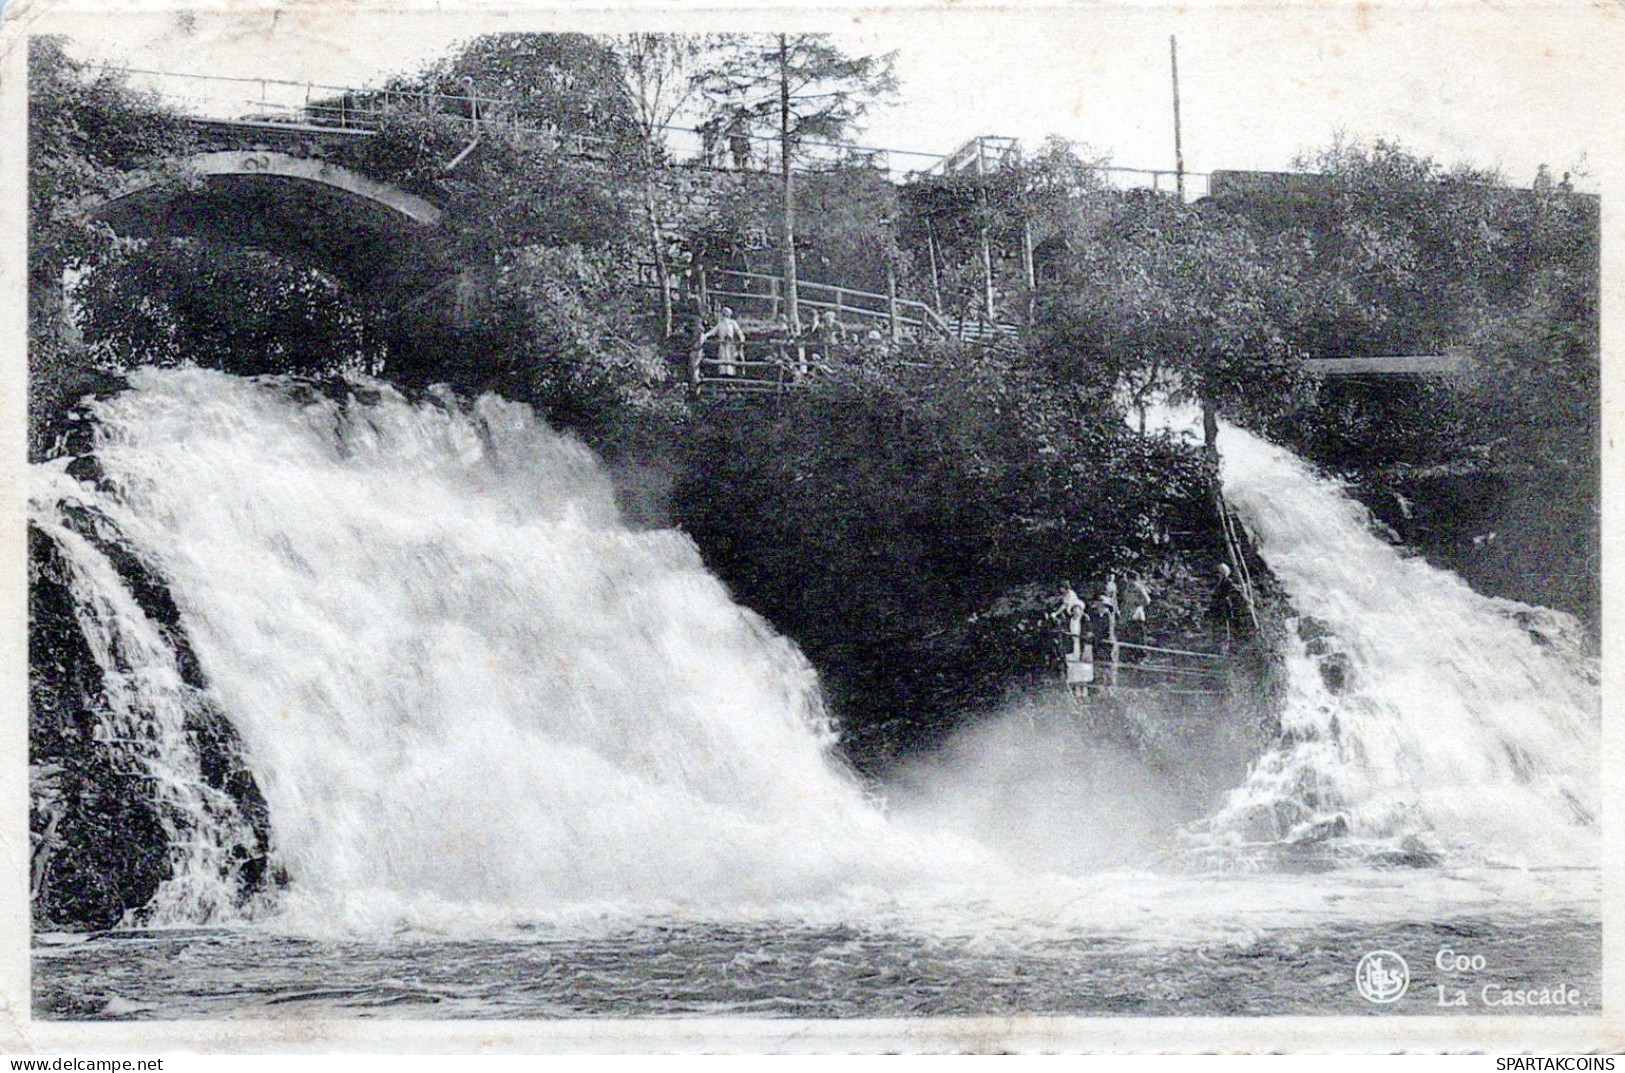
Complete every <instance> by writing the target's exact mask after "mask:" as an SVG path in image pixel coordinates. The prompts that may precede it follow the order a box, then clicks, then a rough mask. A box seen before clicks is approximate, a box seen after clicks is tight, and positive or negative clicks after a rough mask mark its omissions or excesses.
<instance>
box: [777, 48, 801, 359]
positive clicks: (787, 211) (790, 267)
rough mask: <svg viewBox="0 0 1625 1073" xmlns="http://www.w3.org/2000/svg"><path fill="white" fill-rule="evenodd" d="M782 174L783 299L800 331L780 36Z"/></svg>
mask: <svg viewBox="0 0 1625 1073" xmlns="http://www.w3.org/2000/svg"><path fill="white" fill-rule="evenodd" d="M779 175H780V177H781V178H782V179H783V181H784V235H783V239H784V301H785V306H786V315H787V317H788V319H789V321H790V330H791V331H792V332H796V333H799V332H800V331H801V310H800V301H799V297H800V296H799V294H798V289H797V286H796V282H797V281H796V190H795V177H794V175H793V174H792V173H791V171H790V46H789V42H788V40H787V39H786V37H785V35H784V34H780V35H779Z"/></svg>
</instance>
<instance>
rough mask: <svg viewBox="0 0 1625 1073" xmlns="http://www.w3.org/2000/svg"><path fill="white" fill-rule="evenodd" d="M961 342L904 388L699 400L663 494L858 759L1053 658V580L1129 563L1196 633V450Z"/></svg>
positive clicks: (821, 389)
mask: <svg viewBox="0 0 1625 1073" xmlns="http://www.w3.org/2000/svg"><path fill="white" fill-rule="evenodd" d="M959 357H960V359H961V362H960V364H958V365H957V366H956V368H955V369H954V370H953V371H951V372H945V373H942V374H940V375H938V376H935V377H932V378H931V379H929V380H927V381H923V382H920V383H916V384H910V383H908V382H906V380H905V379H904V378H902V377H899V376H898V375H897V374H896V373H895V371H887V370H885V369H882V368H862V367H859V368H854V369H851V370H848V371H846V372H844V373H842V374H839V375H836V376H833V377H831V378H829V379H828V380H826V381H825V382H823V383H821V384H819V385H818V386H817V387H816V388H814V389H811V390H808V391H806V392H804V393H800V394H797V395H795V396H791V397H789V398H787V399H786V400H784V401H783V402H782V403H781V404H778V405H770V406H769V405H763V404H761V403H759V402H751V401H745V400H736V399H729V398H726V397H725V398H723V399H720V400H717V401H715V402H713V403H711V404H709V405H708V406H704V407H702V408H701V409H700V410H699V412H698V413H697V414H696V416H695V419H694V420H695V426H696V428H695V433H694V434H693V435H692V436H691V437H689V439H688V441H687V444H686V448H685V455H686V457H685V458H684V465H683V466H682V469H681V472H682V475H683V476H682V477H681V479H680V480H679V483H678V486H677V488H676V489H675V491H674V497H673V499H674V501H673V511H674V515H675V517H676V520H678V521H679V523H680V524H681V525H682V526H683V527H684V528H685V529H686V530H687V531H688V532H690V533H691V534H692V535H693V536H694V538H695V539H696V540H697V541H699V543H700V546H701V547H702V548H703V549H704V550H705V553H706V557H707V561H708V562H709V563H710V564H711V565H712V566H713V568H715V569H716V570H717V571H718V572H719V573H720V574H721V575H722V577H723V578H724V579H725V580H726V581H728V582H729V584H730V585H731V586H732V587H733V588H734V589H735V591H736V592H738V593H739V594H740V595H741V596H742V597H743V598H744V599H745V600H746V601H747V602H748V603H750V604H751V605H752V606H753V607H756V608H757V609H758V610H761V611H762V612H763V613H764V614H766V615H767V616H768V617H769V618H770V619H771V620H772V621H773V622H774V623H776V624H777V625H778V626H779V627H780V628H781V629H784V630H785V631H787V632H788V633H789V634H790V635H791V636H793V637H795V638H796V639H797V641H798V643H800V644H801V646H802V647H803V648H804V649H805V650H806V651H807V652H808V654H809V655H810V656H811V657H812V659H813V661H814V663H815V664H816V665H818V666H819V668H820V669H821V671H823V672H824V679H825V682H826V687H827V688H828V689H829V690H830V692H831V694H832V697H833V699H834V700H835V703H836V708H837V711H838V712H839V713H840V714H841V715H842V717H843V720H844V722H845V726H846V728H847V732H848V744H849V748H851V749H853V750H854V752H855V754H856V757H857V759H859V760H860V761H862V762H866V763H875V762H879V761H881V760H884V759H886V758H888V757H890V756H891V755H893V754H894V752H895V751H896V750H898V749H906V748H912V747H917V746H918V745H919V744H920V743H921V742H922V741H923V740H927V739H929V738H931V737H934V736H935V735H937V734H939V733H942V732H943V731H945V730H947V729H949V728H951V726H952V725H954V722H955V720H956V718H957V717H960V716H963V715H966V714H970V713H973V712H975V711H978V710H983V709H985V708H986V707H987V706H989V705H991V704H992V703H994V702H996V701H998V700H999V699H1000V696H1001V694H1002V693H1003V691H1005V690H1008V689H1010V688H1012V687H1013V686H1015V685H1018V684H1021V685H1024V684H1030V683H1032V682H1033V681H1035V680H1037V679H1040V678H1043V677H1046V676H1049V675H1053V673H1054V663H1055V658H1056V656H1055V653H1056V647H1055V638H1054V636H1053V634H1052V633H1051V632H1050V631H1051V630H1052V629H1053V624H1052V623H1051V622H1050V621H1049V619H1048V617H1047V613H1048V612H1049V610H1050V609H1051V608H1052V607H1053V605H1054V601H1055V597H1056V593H1057V592H1058V591H1059V586H1060V585H1061V583H1062V582H1063V581H1066V580H1071V581H1073V582H1074V583H1075V584H1076V585H1078V586H1079V588H1080V590H1081V591H1090V590H1091V589H1093V590H1094V591H1098V589H1099V586H1100V584H1101V583H1103V582H1104V580H1105V578H1106V576H1107V575H1108V574H1109V573H1110V572H1112V571H1126V570H1129V569H1134V570H1138V571H1140V572H1142V573H1144V574H1145V575H1146V576H1148V577H1150V578H1152V579H1153V587H1154V588H1155V589H1156V590H1157V591H1158V596H1159V598H1160V599H1161V600H1162V603H1161V604H1160V605H1159V609H1158V612H1157V616H1158V618H1159V622H1160V625H1161V627H1162V628H1163V629H1166V630H1168V631H1169V634H1170V636H1173V635H1175V631H1178V630H1180V629H1182V628H1184V629H1189V630H1193V631H1199V630H1200V629H1201V628H1202V627H1201V622H1200V608H1201V602H1202V599H1203V598H1204V597H1205V595H1206V591H1205V589H1206V587H1207V583H1206V581H1205V578H1206V577H1207V576H1208V574H1209V572H1210V570H1211V565H1210V564H1211V556H1212V555H1213V553H1214V549H1213V548H1212V546H1211V545H1210V544H1209V543H1208V542H1207V541H1208V539H1209V530H1210V525H1209V522H1210V520H1211V517H1212V513H1211V512H1212V503H1211V499H1210V498H1209V497H1210V496H1211V487H1212V485H1211V481H1212V471H1211V469H1210V468H1209V467H1210V462H1209V461H1208V460H1207V458H1206V457H1205V456H1203V455H1202V454H1201V453H1200V452H1197V451H1194V450H1192V449H1191V447H1190V446H1189V445H1188V444H1184V443H1181V442H1179V441H1177V440H1174V439H1172V438H1168V437H1165V436H1150V437H1146V436H1140V435H1137V434H1135V433H1133V432H1131V431H1130V429H1129V428H1128V427H1127V426H1126V425H1125V424H1124V423H1123V422H1122V421H1121V419H1120V418H1119V417H1118V416H1117V415H1115V414H1113V413H1111V412H1110V411H1103V410H1102V409H1101V408H1099V406H1098V405H1097V404H1095V403H1094V402H1093V401H1092V400H1091V399H1090V397H1089V396H1088V395H1087V394H1086V393H1083V392H1081V391H1076V390H1072V389H1067V388H1064V387H1062V388H1057V387H1056V386H1054V385H1052V384H1049V383H1047V382H1045V381H1044V380H1042V379H1041V378H1038V377H1034V376H1032V375H1030V374H1024V373H1022V372H1020V371H1019V370H1018V369H1016V368H1014V367H1012V366H1011V365H1010V364H1009V363H1008V362H1005V361H1003V360H1000V359H997V358H994V357H990V356H986V355H982V356H973V355H971V354H968V353H967V354H962V355H959ZM1176 533H1177V534H1179V536H1178V537H1177V538H1176V537H1175V535H1174V534H1176ZM1193 564H1194V566H1193ZM1204 566H1205V567H1207V570H1204V569H1202V567H1204Z"/></svg>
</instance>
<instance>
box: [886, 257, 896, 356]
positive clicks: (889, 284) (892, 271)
mask: <svg viewBox="0 0 1625 1073" xmlns="http://www.w3.org/2000/svg"><path fill="white" fill-rule="evenodd" d="M886 319H887V320H888V321H890V322H891V341H892V342H893V343H894V344H895V343H896V342H897V339H898V335H897V269H896V267H894V266H893V265H892V261H891V258H890V257H888V258H886Z"/></svg>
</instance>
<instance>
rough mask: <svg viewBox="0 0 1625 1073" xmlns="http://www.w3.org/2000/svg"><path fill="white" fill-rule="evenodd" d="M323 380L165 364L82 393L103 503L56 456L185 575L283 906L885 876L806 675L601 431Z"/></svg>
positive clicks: (715, 899) (120, 522)
mask: <svg viewBox="0 0 1625 1073" xmlns="http://www.w3.org/2000/svg"><path fill="white" fill-rule="evenodd" d="M333 394H336V395H338V396H339V397H338V398H337V399H334V398H330V397H328V395H327V394H323V393H319V392H317V391H315V390H313V389H312V388H311V387H310V386H309V385H307V384H304V383H301V382H298V381H280V380H257V381H256V380H244V379H238V378H234V377H230V376H226V375H223V374H219V373H213V372H208V371H203V370H196V369H190V370H180V371H157V370H144V371H141V372H139V373H137V374H135V375H134V376H133V377H132V386H131V390H128V391H126V392H123V393H121V394H120V395H118V396H116V397H114V398H111V399H105V400H101V401H98V402H96V403H94V404H93V410H94V418H95V421H96V428H97V432H96V435H97V441H96V445H95V453H96V457H97V460H98V461H99V463H100V467H101V469H102V471H103V473H104V479H103V480H102V481H101V482H100V489H99V490H98V489H95V488H91V487H89V486H87V485H83V484H80V483H79V482H76V481H73V480H72V479H71V478H69V477H67V476H66V475H65V474H64V473H62V472H59V471H53V480H54V481H55V482H56V485H57V488H56V492H55V498H61V497H62V496H72V497H75V498H78V499H81V500H84V501H87V502H90V503H92V504H94V506H95V507H96V509H98V510H99V511H101V512H103V513H105V514H106V516H107V517H108V518H110V519H112V521H113V522H114V523H116V525H117V526H118V528H119V530H120V531H121V532H122V534H123V536H124V538H125V539H127V540H128V541H129V542H130V543H131V544H132V545H133V546H135V547H136V548H138V549H139V550H140V552H141V554H142V555H143V556H145V557H146V558H147V559H149V560H150V561H151V562H153V563H154V564H155V565H156V567H157V569H158V570H159V571H160V573H161V574H162V576H163V577H164V578H166V579H167V581H168V583H169V585H170V588H171V590H172V592H173V594H174V598H175V601H176V603H177V605H178V606H179V608H180V611H181V614H182V616H183V618H184V619H185V621H186V624H187V627H188V630H189V632H190V635H191V639H192V644H193V646H194V647H195V649H196V652H197V655H198V659H199V662H200V663H201V664H202V666H203V668H204V669H205V670H206V672H207V675H208V679H209V685H210V688H211V689H212V691H213V694H214V696H215V697H216V698H217V699H218V702H219V704H220V706H221V708H222V710H224V711H225V712H228V713H229V715H230V718H231V720H232V722H233V723H234V724H235V726H236V728H237V730H238V732H239V733H240V734H241V737H242V741H243V748H244V751H245V752H246V754H247V756H248V757H249V758H250V760H251V765H252V768H253V770H254V773H255V775H256V777H257V779H258V781H259V783H260V786H261V789H262V790H263V793H264V796H265V800H266V803H267V805H268V810H269V818H270V826H271V828H272V830H273V831H274V832H275V839H276V844H277V848H278V854H279V860H278V864H279V866H280V867H281V868H282V869H283V870H285V872H286V874H287V876H288V877H289V880H290V887H289V892H288V895H289V897H290V898H293V899H294V900H296V901H297V900H303V901H304V902H307V903H309V904H311V905H314V906H321V907H325V908H324V909H321V910H318V911H321V912H327V911H331V909H332V907H334V906H342V907H343V911H344V912H346V913H350V914H352V915H361V916H365V915H367V914H368V913H371V912H374V911H376V912H377V913H378V914H390V913H394V914H399V913H402V912H406V913H410V912H411V911H412V908H411V907H412V906H419V907H422V906H424V905H432V904H434V903H437V902H457V903H460V904H465V905H467V904H473V905H481V904H484V905H495V906H504V907H511V908H518V909H524V908H526V907H533V908H538V907H551V906H556V905H559V904H566V903H575V904H584V903H592V904H620V903H624V904H632V905H655V904H659V905H667V906H702V907H703V906H707V905H713V904H735V905H737V904H750V903H755V902H776V901H788V900H793V899H794V898H797V897H813V898H816V897H817V896H818V895H819V893H820V892H823V891H827V890H832V889H834V888H835V887H837V886H839V885H842V884H850V883H854V882H857V883H861V882H863V881H864V880H865V877H868V876H870V875H871V873H872V872H873V869H874V868H875V867H879V866H878V865H876V864H875V863H874V862H876V861H877V860H878V859H880V858H883V857H885V856H887V854H884V853H882V854H878V855H877V854H876V852H875V851H876V848H877V847H878V846H881V845H884V844H885V843H887V841H888V839H889V838H890V836H889V835H888V834H887V832H886V831H885V830H884V827H885V824H884V820H883V818H882V816H881V812H880V810H879V809H878V808H877V807H876V805H875V804H874V803H873V802H871V801H870V800H869V799H868V798H867V796H866V795H865V793H864V792H863V790H862V788H861V787H860V785H859V784H858V782H857V780H856V779H855V778H854V777H852V776H851V775H850V774H849V773H848V772H847V771H846V770H845V769H844V768H843V767H842V766H841V765H840V764H839V763H838V762H837V761H836V760H835V759H834V758H833V756H832V752H831V748H830V747H831V745H832V743H833V740H834V735H833V733H832V730H831V726H830V721H829V719H828V718H827V716H826V713H825V711H824V708H823V705H822V702H821V699H820V695H819V691H818V686H817V682H816V678H815V675H814V673H813V670H812V668H811V666H810V665H809V664H808V663H807V661H806V659H805V658H804V657H803V656H802V655H801V654H800V652H799V650H797V649H796V648H795V647H794V645H792V644H791V643H790V642H789V641H787V640H786V639H784V638H783V637H781V636H779V635H777V634H775V633H774V632H773V631H772V630H771V629H770V628H769V627H768V625H767V624H766V623H765V622H764V621H763V620H761V619H760V618H759V617H758V616H756V615H755V614H753V613H751V612H749V611H746V610H744V609H742V608H740V607H739V606H738V605H736V604H735V603H733V602H732V600H731V599H730V598H729V596H728V593H727V592H726V591H725V589H724V587H723V586H722V585H721V583H719V582H718V581H717V580H716V579H715V578H713V577H712V576H711V575H710V574H708V573H707V572H706V571H705V569H704V568H703V566H702V563H701V561H700V557H699V554H698V552H697V550H696V549H695V548H694V546H693V544H692V543H691V542H690V541H689V540H688V539H687V538H686V537H685V536H684V535H682V534H681V533H678V532H675V531H670V530H666V531H650V532H636V531H633V530H631V529H629V528H627V527H626V526H625V525H623V524H622V523H621V521H620V519H619V517H618V514H617V510H616V507H615V502H614V497H613V493H612V489H611V487H610V484H609V482H608V480H607V478H606V477H605V475H604V474H603V473H602V471H601V470H600V468H599V467H598V465H597V462H596V460H595V459H594V458H593V456H592V455H591V453H590V452H589V451H588V450H587V449H586V448H585V447H584V446H582V445H581V444H580V443H578V442H576V441H575V440H573V439H571V438H568V437H565V436H561V435H558V434H555V433H554V432H552V431H551V430H549V429H547V428H546V427H545V426H542V425H540V424H539V423H537V422H536V421H534V420H533V419H532V417H531V416H530V412H529V410H528V408H526V407H523V406H518V405H514V404H510V403H506V402H504V401H502V400H499V399H496V398H493V397H486V398H483V399H481V400H479V401H478V402H476V403H473V404H465V403H461V402H458V401H456V400H453V399H450V398H445V399H441V400H439V401H438V402H436V400H433V399H431V400H429V401H427V402H419V403H416V404H413V403H409V402H408V401H407V400H405V399H404V398H402V397H401V396H400V395H399V394H397V393H396V392H394V391H393V390H391V389H389V388H387V387H384V386H382V385H377V384H373V383H371V382H359V381H358V382H353V383H351V384H350V385H349V387H348V388H345V387H344V385H340V390H339V391H337V392H333ZM64 486H65V488H64ZM41 498H42V499H44V500H46V501H47V502H45V503H44V504H42V505H41V507H39V508H37V509H47V510H48V509H51V508H50V502H51V501H52V500H53V495H52V494H51V493H50V492H47V493H45V494H43V495H42V497H41ZM108 584H109V585H111V584H113V583H112V582H111V581H109V582H108ZM115 587H116V586H115ZM98 591H100V590H99V589H98ZM98 614H100V615H101V616H102V617H103V618H106V619H108V620H109V621H112V622H118V623H122V622H125V621H126V620H129V619H131V618H132V617H133V611H132V610H131V609H128V608H117V607H114V608H109V609H107V610H106V611H105V613H104V612H98ZM183 746H184V742H173V743H169V744H168V745H164V744H160V745H158V746H157V748H159V750H160V751H165V750H168V751H169V752H173V753H174V754H175V755H181V754H183V753H184V748H183ZM891 840H892V841H895V839H891ZM890 856H891V857H893V858H896V857H898V856H901V857H903V858H908V857H909V852H908V851H907V850H906V849H901V850H897V851H896V852H893V853H892V854H890ZM895 863H896V862H895V860H893V862H892V864H893V865H894V866H895Z"/></svg>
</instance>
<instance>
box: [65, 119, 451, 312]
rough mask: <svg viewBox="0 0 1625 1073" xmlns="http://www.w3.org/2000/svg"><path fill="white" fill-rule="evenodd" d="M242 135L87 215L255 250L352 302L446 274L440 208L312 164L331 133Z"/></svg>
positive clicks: (142, 233) (139, 175) (149, 232)
mask: <svg viewBox="0 0 1625 1073" xmlns="http://www.w3.org/2000/svg"><path fill="white" fill-rule="evenodd" d="M210 125H211V126H212V127H215V128H218V127H220V126H221V124H217V123H216V124H210ZM217 133H218V131H217ZM242 133H243V134H244V135H246V137H245V138H244V140H245V141H248V142H249V145H248V147H247V148H236V149H216V150H214V151H210V152H202V153H198V154H196V155H194V156H190V157H186V158H182V159H178V160H175V161H172V162H170V163H169V164H168V165H166V166H165V167H163V168H161V169H157V170H152V171H144V172H134V173H131V175H130V176H129V177H128V179H127V180H126V182H125V183H124V185H123V186H122V187H121V188H120V189H119V190H118V191H116V192H115V193H114V195H113V196H111V197H109V198H107V199H105V200H102V201H100V202H99V203H97V204H94V205H92V206H88V207H87V211H88V212H89V213H91V214H92V215H94V216H95V217H97V218H98V219H100V220H102V221H104V222H106V223H107V224H108V225H109V226H110V227H112V228H113V230H114V231H116V232H117V233H118V234H120V235H123V236H126V237H130V238H161V237H189V238H195V239H199V240H201V241H205V242H208V243H212V244H218V245H234V246H245V247H250V248H255V249H263V250H266V251H268V252H271V253H275V254H277V255H279V256H283V257H286V258H288V259H290V260H292V261H294V262H296V263H299V264H304V265H307V266H309V267H312V268H318V269H321V270H322V271H324V272H326V273H328V274H329V275H331V276H333V277H334V278H335V279H338V280H339V281H340V282H342V283H343V284H344V285H345V286H346V287H347V288H349V289H350V290H351V291H352V292H353V293H355V294H357V295H378V294H379V293H380V292H392V291H395V290H397V289H398V288H400V287H402V286H407V285H409V284H410V281H412V280H416V281H418V283H420V284H421V283H422V282H423V281H425V280H432V279H435V278H444V277H445V276H447V275H449V274H451V273H454V272H455V271H456V267H455V265H454V264H453V261H452V258H451V254H450V250H449V243H448V241H447V239H448V236H447V235H446V233H445V231H444V229H443V228H442V227H441V210H440V208H439V207H438V206H436V205H434V204H432V203H430V202H429V201H427V200H425V199H424V198H421V197H418V196H416V195H414V194H410V193H408V192H406V191H404V190H401V189H400V188H398V187H395V186H392V185H390V184H388V183H383V182H379V181H377V180H375V179H372V178H369V177H368V176H366V175H362V174H360V173H359V172H356V171H353V170H351V169H349V168H346V167H343V166H341V165H339V164H335V163H332V162H329V161H326V160H322V159H321V158H320V156H319V155H317V154H318V153H319V151H320V142H319V141H318V139H328V138H332V137H335V135H334V133H333V132H330V131H317V132H314V133H311V132H306V131H300V130H296V129H289V128H281V129H277V130H274V131H270V132H264V131H260V130H255V129H252V128H250V129H245V130H243V132H242ZM266 134H269V135H271V136H270V137H266ZM337 136H340V137H343V136H345V135H337ZM268 143H269V144H268ZM278 143H280V146H279V147H277V148H272V147H271V146H272V145H278ZM215 144H219V141H218V139H216V142H215Z"/></svg>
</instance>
